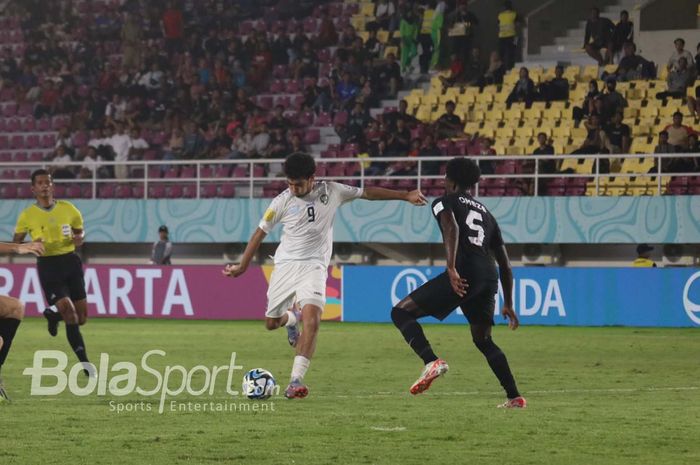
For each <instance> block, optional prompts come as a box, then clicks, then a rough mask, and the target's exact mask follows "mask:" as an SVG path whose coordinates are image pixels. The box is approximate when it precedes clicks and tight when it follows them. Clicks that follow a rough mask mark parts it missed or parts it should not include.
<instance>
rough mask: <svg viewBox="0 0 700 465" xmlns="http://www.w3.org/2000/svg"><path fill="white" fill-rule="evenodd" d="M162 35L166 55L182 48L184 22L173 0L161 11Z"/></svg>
mask: <svg viewBox="0 0 700 465" xmlns="http://www.w3.org/2000/svg"><path fill="white" fill-rule="evenodd" d="M162 30H163V37H165V50H166V51H167V53H168V56H170V57H172V56H173V54H174V53H176V52H179V51H180V50H181V49H182V45H183V44H182V38H183V33H184V22H183V18H182V12H181V11H180V10H179V9H178V8H177V7H176V6H175V1H173V0H170V1H168V3H167V8H166V10H165V12H164V13H163V19H162Z"/></svg>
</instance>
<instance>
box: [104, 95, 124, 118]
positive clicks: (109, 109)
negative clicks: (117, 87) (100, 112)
mask: <svg viewBox="0 0 700 465" xmlns="http://www.w3.org/2000/svg"><path fill="white" fill-rule="evenodd" d="M125 114H126V100H124V97H123V96H121V95H119V94H114V95H112V101H111V102H109V103H108V104H107V106H106V107H105V118H106V120H107V121H106V122H107V123H109V124H114V123H115V122H117V121H122V122H123V121H124V120H125V118H124V115H125Z"/></svg>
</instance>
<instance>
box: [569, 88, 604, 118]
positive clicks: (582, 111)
mask: <svg viewBox="0 0 700 465" xmlns="http://www.w3.org/2000/svg"><path fill="white" fill-rule="evenodd" d="M598 95H600V92H599V91H598V81H596V80H595V79H594V80H591V81H590V82H589V83H588V93H587V94H586V97H585V98H584V99H583V103H582V104H581V106H580V107H574V108H573V111H572V113H573V115H572V116H573V118H574V122H575V127H578V126H579V124H580V123H581V120H582V119H583V118H586V117H588V115H589V114H590V113H591V111H592V110H593V108H594V100H595V98H596V97H597V96H598Z"/></svg>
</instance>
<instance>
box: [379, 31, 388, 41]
mask: <svg viewBox="0 0 700 465" xmlns="http://www.w3.org/2000/svg"><path fill="white" fill-rule="evenodd" d="M377 40H378V41H379V42H381V43H382V44H386V43H387V42H389V31H384V30H379V31H377Z"/></svg>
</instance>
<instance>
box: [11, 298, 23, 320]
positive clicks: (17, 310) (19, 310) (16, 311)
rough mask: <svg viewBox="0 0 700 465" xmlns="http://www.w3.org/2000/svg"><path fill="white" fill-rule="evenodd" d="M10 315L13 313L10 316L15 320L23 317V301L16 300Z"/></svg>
mask: <svg viewBox="0 0 700 465" xmlns="http://www.w3.org/2000/svg"><path fill="white" fill-rule="evenodd" d="M12 315H13V316H12V318H14V319H16V320H21V319H22V318H24V303H23V302H21V301H19V300H18V301H17V302H16V303H15V306H14V308H13V312H12Z"/></svg>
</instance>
